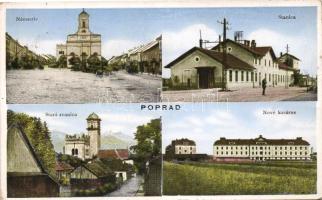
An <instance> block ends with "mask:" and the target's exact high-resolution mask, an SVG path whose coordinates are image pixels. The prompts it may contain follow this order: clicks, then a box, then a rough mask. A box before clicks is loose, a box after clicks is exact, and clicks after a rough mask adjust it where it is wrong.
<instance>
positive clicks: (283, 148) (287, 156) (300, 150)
mask: <svg viewBox="0 0 322 200" xmlns="http://www.w3.org/2000/svg"><path fill="white" fill-rule="evenodd" d="M311 154H312V149H311V148H310V144H309V142H307V141H306V140H303V139H302V138H301V137H297V138H295V139H267V138H264V137H263V136H262V135H259V137H257V138H254V139H227V138H224V137H221V138H220V139H219V140H216V141H215V142H214V144H213V157H212V158H213V160H215V161H244V160H249V161H265V160H310V159H311ZM166 155H168V156H169V155H175V156H176V157H184V156H182V155H196V143H195V142H194V141H192V140H189V139H186V138H183V139H179V140H173V141H172V143H171V144H170V145H169V146H167V147H166ZM199 155H200V154H199ZM186 157H187V158H189V156H186Z"/></svg>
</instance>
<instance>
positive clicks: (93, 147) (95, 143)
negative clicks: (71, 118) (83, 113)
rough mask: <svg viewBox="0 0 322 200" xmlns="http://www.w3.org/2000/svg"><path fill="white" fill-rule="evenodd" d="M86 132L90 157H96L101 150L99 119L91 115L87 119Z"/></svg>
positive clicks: (95, 115) (93, 114)
mask: <svg viewBox="0 0 322 200" xmlns="http://www.w3.org/2000/svg"><path fill="white" fill-rule="evenodd" d="M86 120H87V132H88V135H89V137H90V141H89V145H90V148H89V149H90V157H93V156H95V155H97V153H98V151H99V150H100V148H101V119H100V118H99V117H98V115H97V114H95V113H92V114H90V115H89V116H88V117H87V119H86Z"/></svg>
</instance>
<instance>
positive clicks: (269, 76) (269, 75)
mask: <svg viewBox="0 0 322 200" xmlns="http://www.w3.org/2000/svg"><path fill="white" fill-rule="evenodd" d="M268 81H269V82H271V74H268Z"/></svg>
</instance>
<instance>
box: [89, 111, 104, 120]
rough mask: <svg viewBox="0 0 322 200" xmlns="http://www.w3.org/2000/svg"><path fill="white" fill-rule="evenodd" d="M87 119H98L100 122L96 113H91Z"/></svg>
mask: <svg viewBox="0 0 322 200" xmlns="http://www.w3.org/2000/svg"><path fill="white" fill-rule="evenodd" d="M87 119H99V120H101V119H100V118H99V116H98V115H97V114H96V113H94V112H93V113H91V114H90V115H89V116H88V117H87Z"/></svg>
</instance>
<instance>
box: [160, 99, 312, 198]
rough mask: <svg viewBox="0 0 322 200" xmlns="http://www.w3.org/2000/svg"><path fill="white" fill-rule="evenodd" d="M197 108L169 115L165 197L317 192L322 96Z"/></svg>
mask: <svg viewBox="0 0 322 200" xmlns="http://www.w3.org/2000/svg"><path fill="white" fill-rule="evenodd" d="M193 107H194V109H193V110H189V109H187V111H180V112H175V113H164V114H163V116H162V126H163V128H162V153H163V175H162V177H163V184H162V188H163V195H273V194H275V195H277V194H279V195H282V194H283V195H289V194H316V193H317V151H318V148H317V137H316V133H315V131H316V119H315V109H316V106H315V104H314V102H307V103H298V102H292V103H290V102H287V103H286V102H280V103H265V104H263V103H247V102H243V103H229V104H224V103H220V104H204V105H201V104H199V105H194V106H193Z"/></svg>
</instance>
